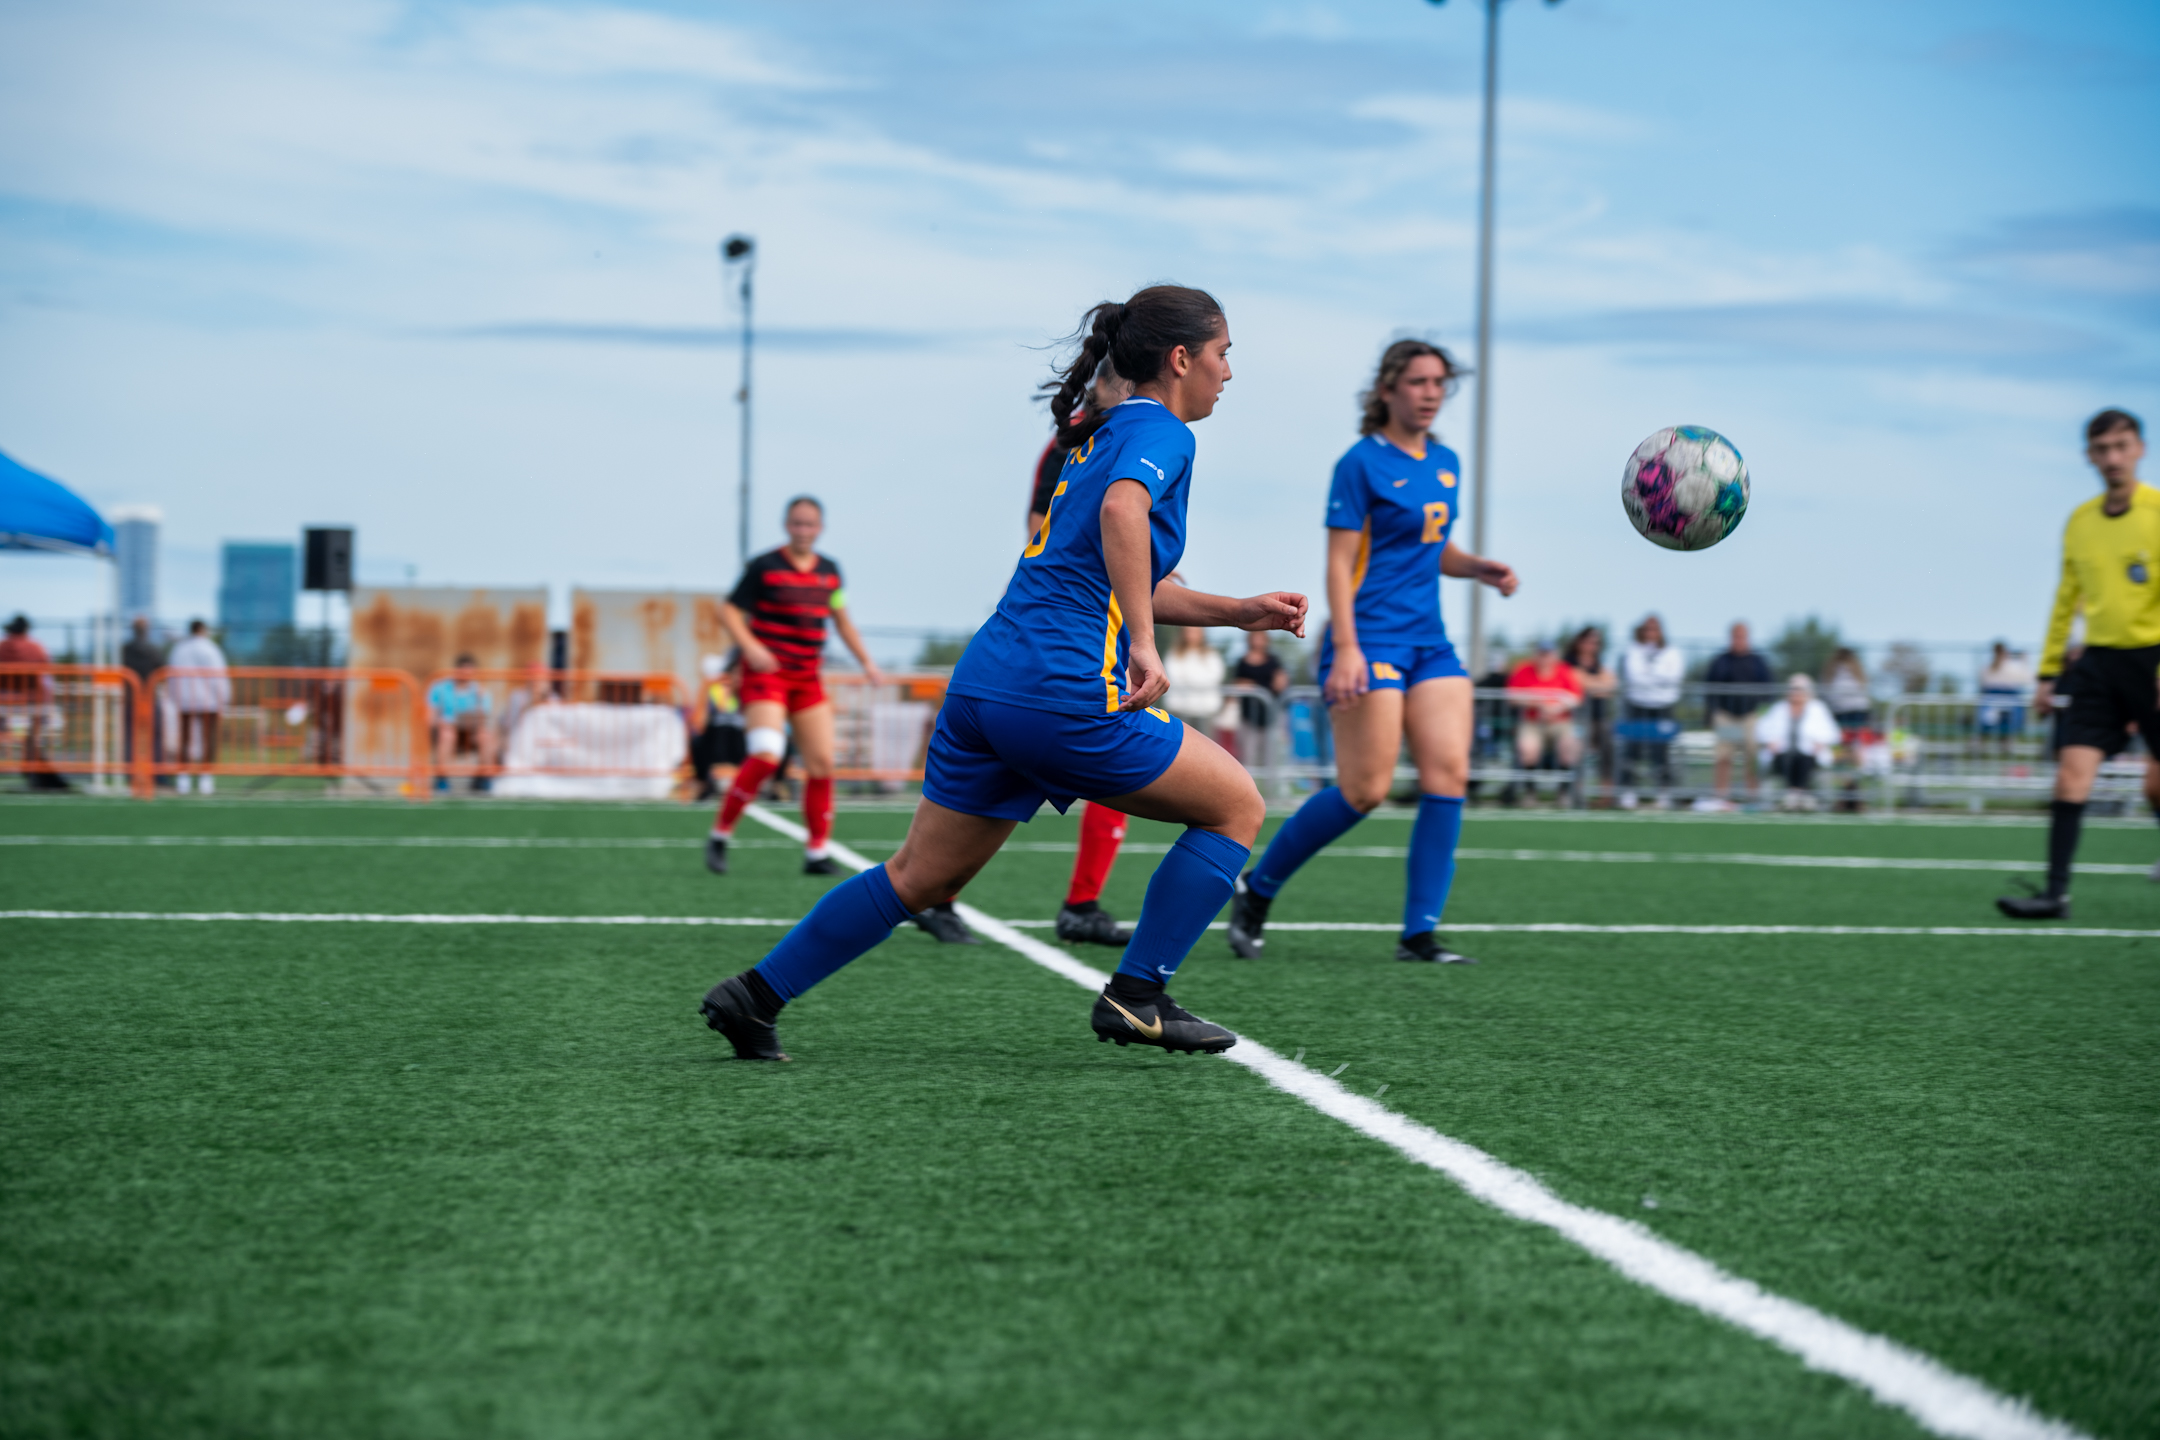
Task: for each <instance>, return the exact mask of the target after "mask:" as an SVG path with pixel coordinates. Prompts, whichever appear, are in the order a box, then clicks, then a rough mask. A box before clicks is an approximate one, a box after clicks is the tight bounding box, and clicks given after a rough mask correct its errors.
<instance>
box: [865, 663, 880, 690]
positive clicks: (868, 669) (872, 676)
mask: <svg viewBox="0 0 2160 1440" xmlns="http://www.w3.org/2000/svg"><path fill="white" fill-rule="evenodd" d="M862 678H863V684H865V685H871V686H876V685H883V684H884V683H885V672H884V671H883V670H880V669H878V667H877V662H876V661H874V660H865V661H863V667H862Z"/></svg>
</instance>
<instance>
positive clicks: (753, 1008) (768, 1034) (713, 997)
mask: <svg viewBox="0 0 2160 1440" xmlns="http://www.w3.org/2000/svg"><path fill="white" fill-rule="evenodd" d="M752 973H754V972H749V971H746V972H744V975H748V974H752ZM744 975H731V976H729V977H728V978H727V979H725V980H723V981H721V982H720V983H719V984H717V985H715V986H713V987H712V989H710V990H708V991H706V992H705V1003H704V1004H703V1005H701V1006H699V1007H698V1010H699V1013H700V1014H702V1015H704V1017H705V1023H706V1024H707V1025H709V1026H711V1027H712V1028H713V1029H715V1030H717V1031H719V1032H720V1033H721V1034H722V1035H725V1036H726V1037H727V1041H728V1044H730V1045H733V1046H734V1047H735V1058H736V1059H738V1060H785V1059H787V1058H788V1053H787V1052H786V1051H785V1050H782V1049H781V1048H780V1032H779V1030H778V1029H776V1028H775V1027H774V1025H773V1022H772V1017H773V1016H777V1015H778V1014H779V1013H780V1007H779V1006H778V1005H777V1004H760V1003H759V997H758V996H757V994H756V993H755V992H754V991H753V990H752V989H751V987H750V982H749V981H748V980H747V979H745V978H744ZM761 988H762V982H761ZM768 993H770V992H768Z"/></svg>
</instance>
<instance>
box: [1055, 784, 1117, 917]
mask: <svg viewBox="0 0 2160 1440" xmlns="http://www.w3.org/2000/svg"><path fill="white" fill-rule="evenodd" d="M1124 843H1125V817H1124V816H1123V815H1121V814H1120V813H1118V812H1117V811H1115V810H1112V809H1111V808H1110V807H1109V806H1107V805H1097V804H1095V803H1094V802H1093V801H1090V802H1088V807H1087V809H1086V810H1084V811H1082V812H1081V815H1080V853H1079V854H1078V855H1077V856H1075V857H1074V858H1073V873H1072V888H1071V889H1070V890H1068V891H1066V892H1065V903H1066V904H1067V905H1084V904H1086V903H1087V902H1088V901H1090V900H1093V899H1094V898H1095V897H1096V896H1098V895H1100V894H1102V887H1103V886H1104V884H1105V883H1107V882H1108V881H1109V879H1110V867H1111V866H1113V865H1115V864H1117V852H1118V846H1120V845H1122V844H1124Z"/></svg>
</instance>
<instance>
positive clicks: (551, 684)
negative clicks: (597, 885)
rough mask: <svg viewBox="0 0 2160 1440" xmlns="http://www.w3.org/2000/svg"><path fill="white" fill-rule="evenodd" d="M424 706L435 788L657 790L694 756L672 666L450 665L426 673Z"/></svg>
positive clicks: (560, 792) (636, 793) (649, 793)
mask: <svg viewBox="0 0 2160 1440" xmlns="http://www.w3.org/2000/svg"><path fill="white" fill-rule="evenodd" d="M422 709H423V713H424V718H425V723H426V726H427V734H428V751H429V759H428V768H429V771H430V773H431V774H433V775H434V776H435V777H436V780H435V783H436V785H437V786H438V787H445V788H446V787H447V786H448V784H449V783H450V782H451V781H453V780H467V781H472V782H486V783H487V785H488V786H489V788H491V789H493V790H495V791H496V792H497V793H501V794H510V795H534V796H563V797H571V796H580V795H582V796H602V795H618V796H622V797H624V798H634V797H640V796H643V797H648V798H658V797H660V796H664V795H666V794H669V793H671V792H672V791H673V789H674V787H675V785H676V784H677V782H678V781H679V780H680V779H681V778H682V776H683V774H684V772H685V769H686V766H687V764H688V760H689V729H688V726H689V725H690V723H691V717H690V714H689V697H688V696H686V695H684V694H683V693H682V687H681V686H680V685H679V684H678V683H677V682H676V680H675V677H674V676H672V675H666V674H623V673H619V672H604V671H596V670H546V669H542V668H540V667H539V666H534V667H531V668H529V669H524V670H481V669H474V670H471V671H467V672H464V673H460V672H458V671H455V670H444V671H439V672H437V673H436V674H435V675H433V676H431V677H429V680H428V683H427V687H426V689H425V690H424V691H423V693H422Z"/></svg>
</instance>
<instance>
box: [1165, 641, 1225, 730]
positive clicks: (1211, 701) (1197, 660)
mask: <svg viewBox="0 0 2160 1440" xmlns="http://www.w3.org/2000/svg"><path fill="white" fill-rule="evenodd" d="M1163 671H1164V673H1165V674H1167V675H1168V676H1169V677H1170V690H1169V693H1168V695H1166V696H1165V697H1164V699H1163V708H1164V709H1165V710H1168V711H1169V712H1170V713H1171V714H1173V715H1175V716H1177V717H1178V719H1180V720H1183V721H1184V722H1185V723H1186V724H1188V725H1190V726H1192V727H1193V729H1195V730H1198V731H1199V732H1200V733H1201V734H1202V735H1205V736H1207V737H1208V738H1209V739H1210V740H1212V739H1214V738H1215V720H1216V717H1217V716H1219V715H1221V714H1222V708H1223V693H1222V692H1223V680H1224V678H1225V677H1226V676H1228V674H1229V673H1230V667H1229V666H1228V665H1226V664H1224V663H1223V657H1222V651H1220V650H1217V649H1216V648H1215V647H1214V646H1212V645H1210V644H1208V639H1207V631H1205V630H1203V629H1201V628H1200V627H1199V626H1197V625H1187V626H1186V627H1184V628H1183V629H1182V630H1180V631H1178V643H1177V649H1175V650H1173V651H1171V652H1170V654H1169V656H1168V658H1167V659H1165V660H1164V661H1163Z"/></svg>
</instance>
